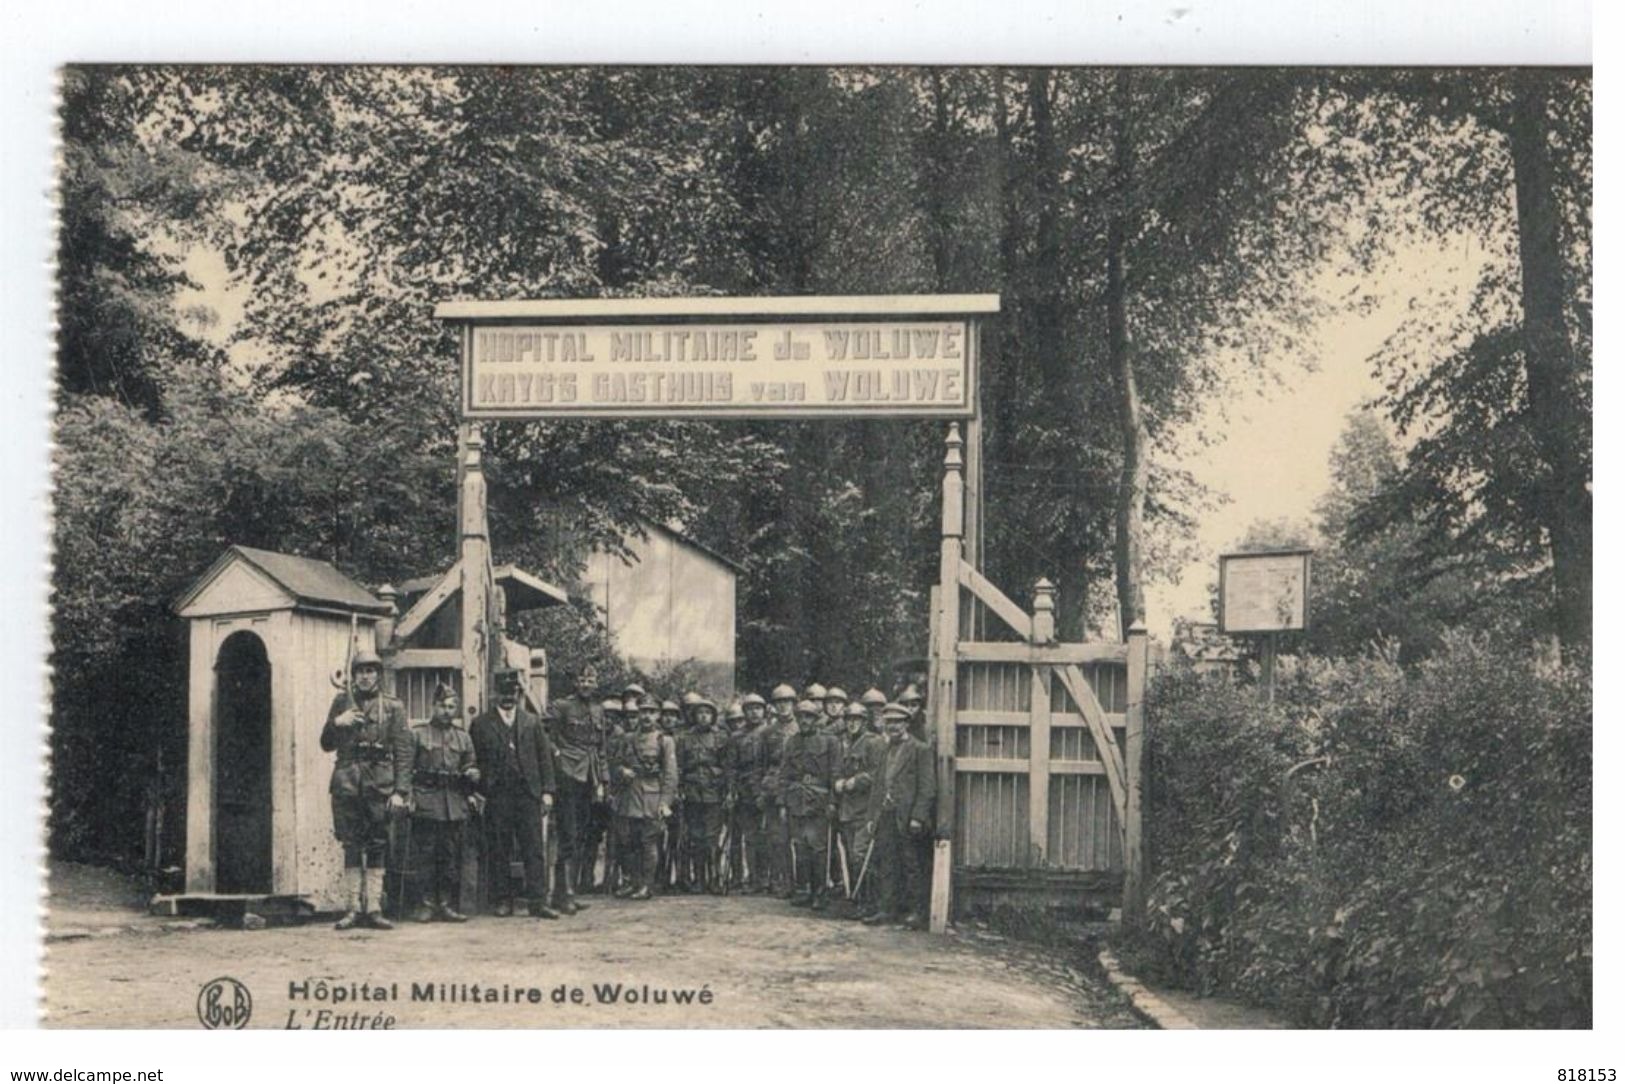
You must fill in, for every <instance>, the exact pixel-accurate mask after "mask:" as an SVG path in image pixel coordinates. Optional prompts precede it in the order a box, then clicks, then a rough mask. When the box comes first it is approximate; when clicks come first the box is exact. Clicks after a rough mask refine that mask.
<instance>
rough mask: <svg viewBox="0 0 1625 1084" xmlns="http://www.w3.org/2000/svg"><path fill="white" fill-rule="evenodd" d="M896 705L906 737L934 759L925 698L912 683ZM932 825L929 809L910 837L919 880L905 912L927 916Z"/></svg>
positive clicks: (932, 731)
mask: <svg viewBox="0 0 1625 1084" xmlns="http://www.w3.org/2000/svg"><path fill="white" fill-rule="evenodd" d="M897 702H898V703H899V704H901V705H903V707H904V708H905V709H906V710H907V711H908V736H909V737H911V738H913V739H914V740H915V741H917V742H920V743H921V744H923V745H924V746H925V747H926V748H927V749H929V750H931V754H932V757H933V758H935V756H936V752H937V732H936V730H935V729H934V728H933V727H932V726H931V723H930V720H929V719H928V718H926V714H925V696H924V694H923V693H921V692H920V687H919V686H918V685H916V684H914V683H913V682H909V683H908V684H907V685H905V686H903V691H902V692H900V693H898V694H897ZM935 826H936V807H935V806H933V807H932V809H931V814H930V816H929V817H927V818H926V821H925V831H923V832H921V833H920V834H919V835H918V836H916V837H914V840H913V846H914V850H915V855H914V865H915V868H916V869H919V870H921V871H922V875H921V877H920V880H919V881H918V882H917V883H916V884H915V886H914V889H915V893H916V897H915V899H914V901H913V902H912V904H911V905H910V907H909V910H911V911H915V912H918V913H919V914H921V915H925V914H929V913H930V910H931V877H930V870H931V859H932V852H933V851H934V850H935V849H936V841H935V840H934V838H933V836H934V834H935V833H934V831H933V829H934V828H935Z"/></svg>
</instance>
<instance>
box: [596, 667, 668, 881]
mask: <svg viewBox="0 0 1625 1084" xmlns="http://www.w3.org/2000/svg"><path fill="white" fill-rule="evenodd" d="M610 767H611V771H612V773H613V774H614V775H615V776H616V778H617V779H618V780H619V781H620V783H621V786H620V788H619V789H618V791H617V794H616V799H617V802H616V807H615V816H616V821H615V827H616V832H617V834H618V836H619V848H620V851H621V854H622V855H623V856H624V860H625V862H626V864H627V865H629V866H631V867H632V868H634V869H635V870H636V875H635V881H636V887H635V888H634V889H633V890H632V891H631V892H629V893H627V896H628V898H630V899H635V900H646V899H648V898H649V897H650V896H651V895H652V892H651V887H652V884H653V881H654V878H655V876H656V870H657V868H658V866H659V863H660V825H661V822H662V820H664V819H665V818H666V817H669V816H670V815H671V807H672V803H673V802H674V801H676V799H677V747H676V744H675V743H674V742H673V741H672V739H671V738H669V737H667V736H666V735H665V734H662V733H661V732H660V703H659V701H657V700H655V699H654V698H653V697H645V698H644V699H643V701H642V702H641V703H640V704H639V705H638V727H637V729H636V730H634V731H632V732H631V733H629V734H626V735H625V736H623V737H622V738H621V739H620V740H619V741H618V742H616V743H615V749H614V755H613V758H612V760H611V765H610Z"/></svg>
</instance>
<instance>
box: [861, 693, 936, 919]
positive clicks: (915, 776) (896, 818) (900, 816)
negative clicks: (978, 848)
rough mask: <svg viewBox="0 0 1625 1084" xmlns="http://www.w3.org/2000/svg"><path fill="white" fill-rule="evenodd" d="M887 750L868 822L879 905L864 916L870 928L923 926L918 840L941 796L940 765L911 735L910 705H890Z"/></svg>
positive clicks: (874, 781) (887, 718)
mask: <svg viewBox="0 0 1625 1084" xmlns="http://www.w3.org/2000/svg"><path fill="white" fill-rule="evenodd" d="M884 716H885V720H886V749H885V755H884V757H883V758H882V759H881V760H880V762H879V764H880V767H879V773H878V775H877V776H876V777H875V778H874V780H873V781H872V782H871V784H870V785H871V788H872V790H871V793H870V796H869V799H870V800H869V804H870V810H871V812H870V817H871V820H870V825H869V830H870V831H871V832H873V833H874V839H875V842H874V847H875V853H874V856H873V858H871V859H870V864H871V866H870V868H871V872H872V873H873V874H874V876H875V877H876V879H877V882H878V883H877V884H876V886H875V887H876V901H875V908H874V910H873V911H871V912H870V913H869V914H867V915H864V916H863V921H864V922H865V923H866V924H868V925H871V926H876V925H879V924H881V923H883V922H890V921H894V920H895V921H898V922H900V923H902V924H903V925H904V926H907V927H908V928H910V929H919V928H920V919H919V915H918V913H917V912H916V911H915V910H914V908H915V907H916V906H918V899H919V895H920V893H919V889H918V887H917V886H918V885H919V884H921V883H923V881H924V879H925V871H924V870H922V869H921V868H920V867H919V851H918V850H917V849H916V848H915V846H914V842H915V841H916V840H918V839H919V838H920V837H921V836H923V835H924V834H925V831H926V825H927V824H928V823H929V822H930V818H931V811H932V805H933V803H934V802H935V801H936V796H937V776H936V765H935V764H934V763H933V760H932V756H931V750H930V749H928V748H927V747H926V746H925V744H924V743H923V742H920V741H916V740H915V739H914V738H911V737H909V733H908V718H909V714H908V709H907V708H905V707H903V706H902V705H901V704H887V705H886V708H885V712H884Z"/></svg>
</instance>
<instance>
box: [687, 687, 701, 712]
mask: <svg viewBox="0 0 1625 1084" xmlns="http://www.w3.org/2000/svg"><path fill="white" fill-rule="evenodd" d="M699 702H700V694H699V693H697V692H695V691H694V690H693V689H690V690H689V691H688V692H686V693H684V694H683V707H685V708H692V707H693V706H694V705H695V704H698V703H699Z"/></svg>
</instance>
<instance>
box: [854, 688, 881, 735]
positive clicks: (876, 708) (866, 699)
mask: <svg viewBox="0 0 1625 1084" xmlns="http://www.w3.org/2000/svg"><path fill="white" fill-rule="evenodd" d="M858 703H860V704H862V705H863V710H864V711H866V712H868V713H869V731H870V733H872V734H884V733H885V729H886V727H885V720H883V719H882V718H881V717H880V713H881V711H882V710H883V709H884V708H885V707H886V694H885V693H883V692H881V691H880V690H879V689H877V688H875V687H874V686H873V685H871V686H869V688H868V689H867V690H866V691H865V692H864V694H863V696H861V697H859V698H858Z"/></svg>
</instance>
